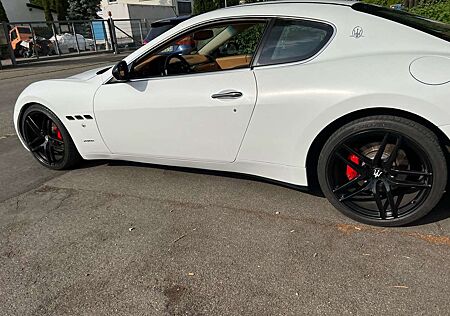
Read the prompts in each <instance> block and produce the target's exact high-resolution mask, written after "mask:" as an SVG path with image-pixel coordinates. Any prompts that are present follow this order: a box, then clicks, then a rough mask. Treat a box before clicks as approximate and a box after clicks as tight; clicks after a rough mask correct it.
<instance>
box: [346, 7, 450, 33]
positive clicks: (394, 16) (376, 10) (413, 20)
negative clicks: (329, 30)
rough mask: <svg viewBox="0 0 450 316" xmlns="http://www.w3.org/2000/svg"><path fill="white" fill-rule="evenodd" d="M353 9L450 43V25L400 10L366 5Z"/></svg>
mask: <svg viewBox="0 0 450 316" xmlns="http://www.w3.org/2000/svg"><path fill="white" fill-rule="evenodd" d="M352 8H353V9H354V10H356V11H360V12H364V13H368V14H372V15H376V16H379V17H381V18H384V19H388V20H391V21H394V22H397V23H401V24H403V25H407V26H409V27H412V28H415V29H417V30H420V31H422V32H425V33H428V34H431V35H434V36H436V37H439V38H441V39H443V40H446V41H450V24H446V23H442V22H438V21H433V20H430V19H427V18H424V17H422V16H418V15H413V14H410V13H406V12H403V11H400V10H393V9H388V8H384V7H380V6H375V5H370V4H365V3H355V4H354V5H352Z"/></svg>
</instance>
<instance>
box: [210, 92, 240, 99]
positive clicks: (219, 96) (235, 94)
mask: <svg viewBox="0 0 450 316" xmlns="http://www.w3.org/2000/svg"><path fill="white" fill-rule="evenodd" d="M242 96H243V94H242V92H239V91H224V92H219V93H216V94H213V95H212V96H211V98H213V99H238V98H241V97H242Z"/></svg>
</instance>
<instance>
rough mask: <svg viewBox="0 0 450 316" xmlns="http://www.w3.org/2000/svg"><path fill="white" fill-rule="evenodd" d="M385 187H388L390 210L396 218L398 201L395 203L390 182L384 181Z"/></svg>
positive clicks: (387, 195) (387, 194)
mask: <svg viewBox="0 0 450 316" xmlns="http://www.w3.org/2000/svg"><path fill="white" fill-rule="evenodd" d="M384 187H385V188H386V197H387V202H388V204H389V206H390V208H391V209H390V210H391V212H392V216H393V217H394V218H397V217H398V209H397V203H395V201H394V196H393V195H392V191H391V186H390V185H389V183H387V182H384Z"/></svg>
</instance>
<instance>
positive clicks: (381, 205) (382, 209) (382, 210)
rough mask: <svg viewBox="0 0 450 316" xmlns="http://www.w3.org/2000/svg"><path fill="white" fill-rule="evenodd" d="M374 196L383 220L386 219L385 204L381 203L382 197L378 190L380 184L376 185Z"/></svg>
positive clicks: (373, 190)
mask: <svg viewBox="0 0 450 316" xmlns="http://www.w3.org/2000/svg"><path fill="white" fill-rule="evenodd" d="M372 194H373V197H374V199H375V203H376V205H377V208H378V211H379V212H380V216H381V218H382V219H386V210H385V208H384V206H383V202H382V201H381V195H380V192H379V190H378V183H375V184H374V186H373V189H372Z"/></svg>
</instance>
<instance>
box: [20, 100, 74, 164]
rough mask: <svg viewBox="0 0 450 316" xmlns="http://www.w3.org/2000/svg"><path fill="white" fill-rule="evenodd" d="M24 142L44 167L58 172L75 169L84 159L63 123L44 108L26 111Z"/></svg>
mask: <svg viewBox="0 0 450 316" xmlns="http://www.w3.org/2000/svg"><path fill="white" fill-rule="evenodd" d="M21 132H22V139H23V140H24V142H25V144H26V146H27V147H28V149H29V150H30V152H31V153H32V154H33V156H34V157H35V158H36V160H37V161H38V162H40V163H41V164H42V165H44V166H46V167H48V168H50V169H55V170H60V169H67V168H70V167H72V166H74V165H75V164H76V163H77V162H78V161H79V160H80V156H79V154H78V151H77V150H76V148H75V145H74V143H73V141H72V139H71V137H70V135H69V133H68V132H67V130H66V128H65V127H64V126H63V124H62V123H61V121H60V120H59V119H58V118H57V117H56V116H55V114H53V113H52V112H51V111H49V110H48V109H47V108H45V107H43V106H40V105H32V106H31V107H29V108H28V109H27V110H25V112H24V114H23V115H22V119H21Z"/></svg>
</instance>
